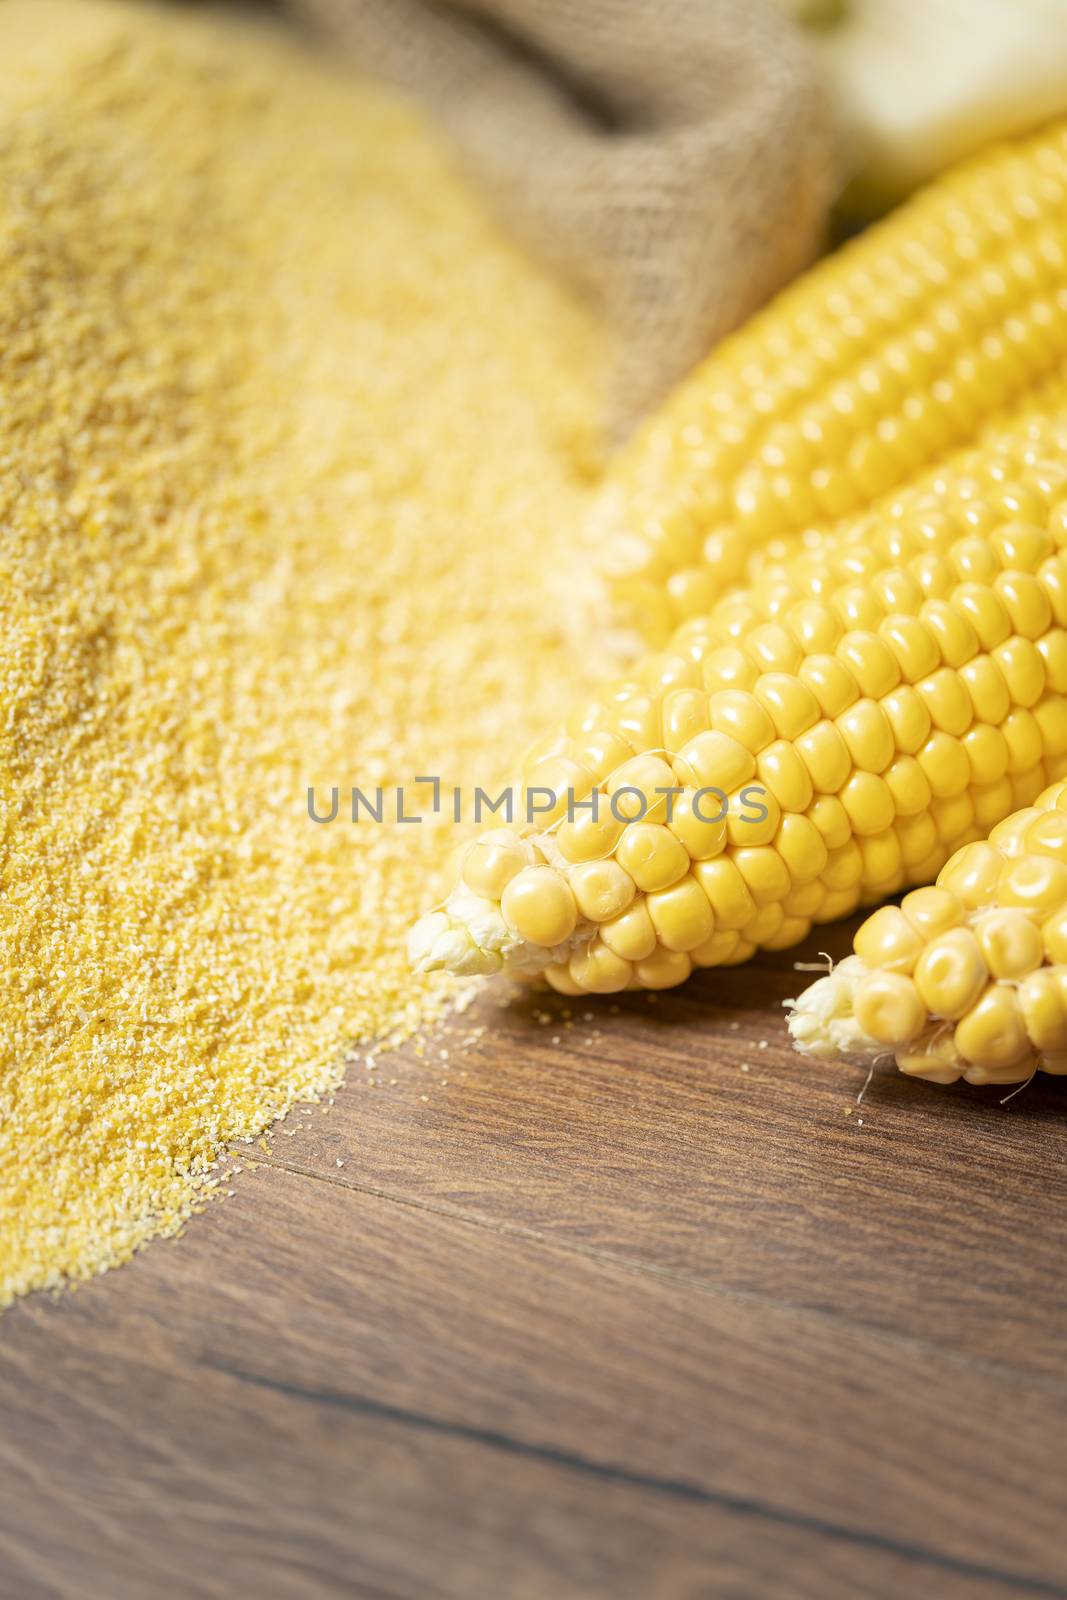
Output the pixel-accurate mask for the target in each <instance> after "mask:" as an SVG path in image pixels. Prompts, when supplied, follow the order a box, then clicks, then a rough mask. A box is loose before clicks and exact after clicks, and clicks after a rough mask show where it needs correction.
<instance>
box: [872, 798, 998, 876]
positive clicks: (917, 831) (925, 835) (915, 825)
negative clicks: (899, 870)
mask: <svg viewBox="0 0 1067 1600" xmlns="http://www.w3.org/2000/svg"><path fill="white" fill-rule="evenodd" d="M1009 804H1010V801H1009ZM896 834H897V838H898V839H899V840H900V853H901V855H902V857H903V858H904V861H905V862H906V864H907V867H908V877H909V878H910V880H911V881H912V882H914V881H915V880H916V879H918V880H919V881H921V880H922V878H923V877H924V876H927V874H925V873H924V872H923V871H922V869H921V863H922V862H924V861H926V859H927V858H928V857H929V856H931V855H932V854H933V853H934V851H935V850H937V849H938V848H939V845H940V839H939V836H938V832H937V824H936V823H935V822H934V819H933V817H932V816H931V815H930V813H929V812H928V811H924V812H920V813H919V815H918V816H914V817H898V818H897V822H896ZM939 870H940V862H939V863H938V868H937V869H936V870H935V872H934V873H933V876H934V877H936V876H937V871H939Z"/></svg>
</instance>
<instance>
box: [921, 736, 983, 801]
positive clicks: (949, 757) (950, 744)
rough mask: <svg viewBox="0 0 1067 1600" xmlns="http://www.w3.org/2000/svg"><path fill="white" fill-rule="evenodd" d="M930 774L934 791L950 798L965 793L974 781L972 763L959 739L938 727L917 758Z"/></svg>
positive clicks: (927, 773)
mask: <svg viewBox="0 0 1067 1600" xmlns="http://www.w3.org/2000/svg"><path fill="white" fill-rule="evenodd" d="M915 759H916V761H918V763H919V765H920V767H922V769H923V772H924V774H925V775H926V781H927V782H928V783H929V785H930V789H931V792H932V793H933V794H934V795H935V796H936V798H938V799H942V800H948V799H951V797H952V796H953V795H955V794H962V792H963V790H964V789H966V787H967V785H968V784H969V783H970V781H971V763H970V761H969V760H968V759H967V752H966V750H964V748H963V745H962V744H961V743H960V741H959V740H958V739H953V738H952V736H951V734H948V733H942V732H941V730H940V729H936V730H935V731H934V732H933V733H932V734H931V735H930V737H929V739H927V741H926V743H925V744H924V745H923V747H922V749H921V750H920V751H919V753H918V755H917V756H916V757H915Z"/></svg>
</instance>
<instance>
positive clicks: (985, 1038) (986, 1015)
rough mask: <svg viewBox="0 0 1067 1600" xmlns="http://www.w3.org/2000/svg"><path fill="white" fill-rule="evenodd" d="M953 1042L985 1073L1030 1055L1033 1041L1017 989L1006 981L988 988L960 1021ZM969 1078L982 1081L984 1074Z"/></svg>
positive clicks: (965, 1056) (972, 1064)
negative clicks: (1026, 1025) (1029, 1034)
mask: <svg viewBox="0 0 1067 1600" xmlns="http://www.w3.org/2000/svg"><path fill="white" fill-rule="evenodd" d="M954 1042H955V1046H956V1049H957V1051H958V1052H959V1054H960V1055H961V1056H962V1057H963V1059H964V1060H965V1061H967V1062H969V1063H970V1065H971V1066H972V1067H978V1068H981V1069H983V1071H984V1072H988V1071H992V1072H996V1070H997V1069H998V1068H1001V1067H1010V1066H1013V1065H1015V1064H1016V1063H1017V1062H1020V1061H1022V1060H1023V1059H1024V1058H1025V1057H1027V1056H1029V1055H1030V1053H1031V1052H1030V1040H1029V1039H1028V1038H1027V1034H1026V1028H1025V1026H1024V1023H1023V1013H1022V1007H1021V1006H1020V1004H1019V999H1018V996H1017V994H1016V993H1015V990H1014V989H1013V988H1011V987H1010V986H1009V985H1008V984H1005V983H996V984H993V985H992V986H991V987H990V988H987V989H986V990H985V993H984V994H982V995H981V996H980V997H979V998H978V999H977V1000H976V1001H975V1002H974V1004H973V1005H972V1006H970V1007H969V1008H968V1010H967V1012H966V1014H965V1015H964V1016H962V1017H961V1018H960V1020H959V1021H958V1022H957V1024H956V1032H955V1035H954ZM1026 1075H1027V1074H1026V1073H1024V1074H1023V1076H1024V1077H1025V1076H1026ZM965 1076H968V1075H967V1074H965ZM969 1081H970V1082H972V1083H975V1082H982V1081H983V1077H980V1076H974V1077H970V1079H969ZM984 1081H986V1082H988V1081H990V1079H989V1078H988V1077H986V1078H985V1079H984Z"/></svg>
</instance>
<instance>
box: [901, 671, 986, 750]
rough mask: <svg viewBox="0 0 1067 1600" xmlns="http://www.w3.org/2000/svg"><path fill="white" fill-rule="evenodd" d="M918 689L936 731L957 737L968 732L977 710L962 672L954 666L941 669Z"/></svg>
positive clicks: (922, 682) (916, 686) (923, 680)
mask: <svg viewBox="0 0 1067 1600" xmlns="http://www.w3.org/2000/svg"><path fill="white" fill-rule="evenodd" d="M915 688H916V692H917V693H918V694H919V696H920V697H921V699H922V702H923V704H924V705H925V707H926V709H927V711H928V712H929V713H930V721H931V722H932V723H933V726H934V727H935V728H939V729H940V730H941V732H942V733H947V734H952V735H953V737H955V738H959V737H960V735H961V734H964V733H966V731H967V729H968V728H969V727H970V725H971V722H972V721H973V719H974V709H973V707H972V705H971V697H970V695H969V694H968V693H967V688H966V685H965V684H964V682H963V679H962V678H961V677H960V675H959V673H958V672H956V671H954V670H953V669H952V668H951V667H940V668H939V669H938V670H937V671H936V672H934V673H931V675H930V677H928V678H923V679H922V681H921V682H919V683H917V684H916V685H915Z"/></svg>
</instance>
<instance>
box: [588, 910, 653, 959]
mask: <svg viewBox="0 0 1067 1600" xmlns="http://www.w3.org/2000/svg"><path fill="white" fill-rule="evenodd" d="M597 933H598V935H599V937H600V939H601V940H602V941H603V943H604V944H606V945H607V946H608V948H609V949H610V950H614V952H615V954H616V955H618V956H622V957H623V958H624V959H625V960H627V961H644V960H645V958H646V956H650V955H651V954H652V952H653V950H654V949H655V948H656V942H657V941H656V930H655V927H654V926H653V923H652V918H651V917H650V916H649V913H648V903H647V901H646V900H645V899H644V897H642V898H641V899H640V900H635V901H634V903H633V904H632V905H631V906H630V907H629V909H628V910H626V911H624V912H623V913H622V914H621V915H620V916H618V917H613V918H612V919H611V921H610V922H602V923H601V924H600V927H599V928H598V929H597Z"/></svg>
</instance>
